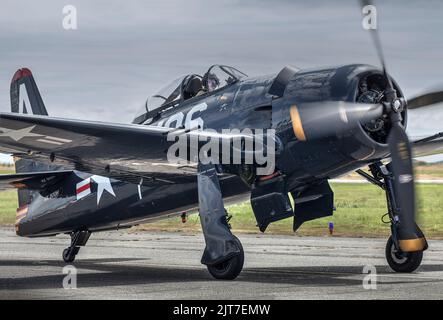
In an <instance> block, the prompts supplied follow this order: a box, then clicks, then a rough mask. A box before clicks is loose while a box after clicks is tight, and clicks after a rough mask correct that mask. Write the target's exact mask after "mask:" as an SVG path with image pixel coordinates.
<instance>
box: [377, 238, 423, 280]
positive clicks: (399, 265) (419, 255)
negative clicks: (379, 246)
mask: <svg viewBox="0 0 443 320" xmlns="http://www.w3.org/2000/svg"><path fill="white" fill-rule="evenodd" d="M385 254H386V260H387V261H388V264H389V266H390V267H391V269H392V270H394V271H395V272H401V273H410V272H413V271H415V270H416V269H417V268H418V267H419V266H420V264H421V261H422V259H423V251H416V252H401V251H399V250H397V249H396V248H395V245H394V240H392V236H390V237H389V239H388V242H387V243H386V251H385Z"/></svg>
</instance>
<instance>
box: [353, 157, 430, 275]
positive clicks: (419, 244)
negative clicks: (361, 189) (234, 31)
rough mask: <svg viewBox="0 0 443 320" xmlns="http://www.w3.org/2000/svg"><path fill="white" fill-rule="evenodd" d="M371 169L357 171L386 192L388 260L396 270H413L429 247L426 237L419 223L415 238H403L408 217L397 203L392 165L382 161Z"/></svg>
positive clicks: (405, 271) (406, 271)
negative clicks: (404, 222)
mask: <svg viewBox="0 0 443 320" xmlns="http://www.w3.org/2000/svg"><path fill="white" fill-rule="evenodd" d="M369 169H370V171H371V173H372V175H370V174H368V173H366V172H364V171H362V170H358V171H357V173H358V174H360V175H361V176H363V177H364V178H365V179H367V180H368V181H369V182H371V183H373V184H375V185H377V186H379V187H380V188H382V189H383V190H385V192H386V201H387V206H388V213H386V215H384V216H383V217H384V218H385V217H386V219H385V220H388V221H385V220H384V221H383V222H385V223H390V225H391V236H390V237H389V239H388V241H387V243H386V249H385V256H386V260H387V262H388V264H389V266H390V267H391V269H392V270H393V271H395V272H403V273H410V272H413V271H415V270H416V269H417V268H418V267H419V266H420V264H421V261H422V258H423V251H424V250H426V249H427V248H428V245H427V242H426V239H425V237H424V235H423V233H422V232H421V230H420V228H419V227H418V226H417V225H415V226H416V231H415V239H402V238H401V232H402V230H401V228H402V221H404V220H405V219H406V218H407V217H404V216H402V212H401V208H399V207H398V205H397V203H398V202H397V201H396V196H395V190H394V182H393V179H394V177H393V175H392V172H391V170H390V166H389V164H388V165H386V166H385V165H383V164H382V163H381V162H377V163H374V164H372V165H370V166H369ZM414 223H415V222H414Z"/></svg>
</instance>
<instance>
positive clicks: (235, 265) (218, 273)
mask: <svg viewBox="0 0 443 320" xmlns="http://www.w3.org/2000/svg"><path fill="white" fill-rule="evenodd" d="M235 240H236V241H237V244H238V246H239V248H240V253H239V254H238V255H236V256H235V257H232V258H231V259H229V260H227V261H225V262H222V263H220V264H216V265H213V266H207V267H208V271H209V273H210V274H211V275H212V276H213V277H214V278H215V279H219V280H234V279H235V278H237V276H238V275H239V274H240V272H241V271H242V269H243V263H244V261H245V254H244V252H243V246H242V245H241V242H240V240H239V239H238V238H237V237H235Z"/></svg>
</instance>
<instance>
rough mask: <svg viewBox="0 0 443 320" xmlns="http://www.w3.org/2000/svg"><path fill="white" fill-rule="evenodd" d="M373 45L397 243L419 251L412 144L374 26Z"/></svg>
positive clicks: (365, 0) (404, 248) (365, 2)
mask: <svg viewBox="0 0 443 320" xmlns="http://www.w3.org/2000/svg"><path fill="white" fill-rule="evenodd" d="M361 5H362V7H364V6H367V5H373V4H372V1H369V0H362V1H361ZM369 32H370V33H371V35H372V40H373V42H374V46H375V49H376V51H377V55H378V58H379V60H380V63H381V66H382V69H383V74H384V76H385V79H386V83H387V86H386V90H385V99H386V103H387V104H388V108H387V111H388V114H389V117H390V120H391V130H390V132H389V135H388V140H387V142H388V146H389V152H390V154H391V163H390V167H391V170H392V173H393V176H394V192H395V195H396V200H397V206H398V207H399V212H398V218H399V223H398V228H397V232H398V234H397V239H398V244H399V247H400V249H401V250H402V251H404V252H411V251H420V250H424V249H425V248H426V241H425V240H424V238H423V237H420V236H421V235H419V233H420V232H419V231H418V230H417V226H416V223H415V216H416V212H415V211H416V205H415V186H414V169H413V165H412V152H411V144H410V142H409V138H408V135H407V134H406V132H405V129H404V127H403V126H402V122H401V121H402V117H401V112H402V111H403V108H404V107H405V103H404V100H401V99H398V97H397V92H396V90H395V88H394V86H393V84H392V81H391V79H390V77H389V75H388V72H387V68H386V62H385V58H384V54H383V48H382V45H381V41H380V37H379V34H378V31H377V28H371V29H369Z"/></svg>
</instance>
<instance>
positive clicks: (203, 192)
mask: <svg viewBox="0 0 443 320" xmlns="http://www.w3.org/2000/svg"><path fill="white" fill-rule="evenodd" d="M197 179H198V198H199V211H200V222H201V225H202V229H203V234H204V237H205V242H206V247H205V250H204V252H203V256H202V259H201V263H202V264H204V265H206V266H207V268H208V271H209V273H210V274H211V275H212V276H213V277H214V278H216V279H221V280H233V279H235V278H236V277H237V276H238V275H239V274H240V272H241V271H242V269H243V262H244V252H243V247H242V245H241V242H240V240H239V239H238V238H237V237H235V236H234V235H233V234H232V233H231V230H230V226H229V224H228V221H227V219H226V210H225V208H224V205H223V197H222V193H221V189H220V182H219V179H218V175H217V169H216V167H215V166H214V165H213V164H207V165H206V164H201V163H199V165H198V178H197Z"/></svg>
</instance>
